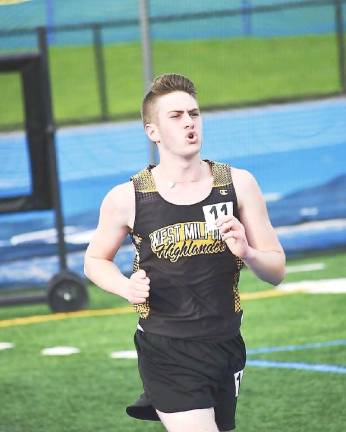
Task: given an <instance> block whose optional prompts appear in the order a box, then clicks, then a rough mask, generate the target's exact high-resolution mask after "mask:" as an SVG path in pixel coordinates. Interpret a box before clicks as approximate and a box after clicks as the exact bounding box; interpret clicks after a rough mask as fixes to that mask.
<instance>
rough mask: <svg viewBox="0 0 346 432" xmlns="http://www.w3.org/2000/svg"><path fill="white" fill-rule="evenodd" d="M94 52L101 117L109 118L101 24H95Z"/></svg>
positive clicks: (103, 118)
mask: <svg viewBox="0 0 346 432" xmlns="http://www.w3.org/2000/svg"><path fill="white" fill-rule="evenodd" d="M93 39H94V53H95V66H96V74H97V83H98V91H99V98H100V108H101V118H102V120H107V119H108V118H109V112H108V100H107V88H106V71H105V61H104V55H103V43H102V33H101V26H100V24H95V25H93Z"/></svg>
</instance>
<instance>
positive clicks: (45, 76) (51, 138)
mask: <svg viewBox="0 0 346 432" xmlns="http://www.w3.org/2000/svg"><path fill="white" fill-rule="evenodd" d="M37 31H38V40H39V47H40V55H41V73H42V76H41V79H42V90H43V100H44V104H45V113H46V125H47V129H46V135H47V142H48V154H49V169H50V173H51V177H50V178H51V192H52V197H53V209H54V215H55V227H56V230H57V237H58V253H59V262H60V269H61V270H66V269H67V265H66V248H65V239H64V219H63V214H62V209H61V198H60V187H59V178H58V162H57V157H56V151H55V125H54V120H53V109H52V97H51V86H50V76H49V62H48V44H47V29H46V28H45V27H39V28H38V29H37Z"/></svg>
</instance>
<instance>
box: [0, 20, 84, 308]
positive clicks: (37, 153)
mask: <svg viewBox="0 0 346 432" xmlns="http://www.w3.org/2000/svg"><path fill="white" fill-rule="evenodd" d="M38 34H39V48H40V49H39V52H35V53H25V54H18V55H10V56H1V57H0V73H8V72H17V73H19V74H20V75H21V79H22V91H23V101H24V113H25V131H26V138H27V144H28V154H29V157H30V172H31V186H32V188H31V193H30V194H27V195H16V196H10V197H5V198H1V199H0V213H13V212H25V211H42V210H53V211H54V215H55V226H56V230H57V237H58V254H59V267H60V272H59V273H58V274H56V275H54V276H53V277H52V278H51V280H50V281H49V282H48V290H47V293H46V294H45V295H42V294H40V295H26V296H10V297H6V298H3V299H0V306H5V305H14V304H28V303H42V302H48V304H49V306H50V308H51V310H52V311H53V312H67V311H74V310H79V309H82V308H85V307H86V306H87V304H88V293H87V289H86V286H85V283H84V281H83V279H82V278H81V277H80V276H79V275H78V274H76V273H73V272H71V271H69V270H68V269H67V264H66V248H65V240H64V223H63V215H62V209H61V200H60V189H59V181H58V171H57V161H56V151H55V127H54V120H53V113H52V107H51V92H50V80H49V69H48V68H49V66H48V58H47V39H46V36H47V35H46V30H45V29H44V28H41V29H40V30H39V33H38Z"/></svg>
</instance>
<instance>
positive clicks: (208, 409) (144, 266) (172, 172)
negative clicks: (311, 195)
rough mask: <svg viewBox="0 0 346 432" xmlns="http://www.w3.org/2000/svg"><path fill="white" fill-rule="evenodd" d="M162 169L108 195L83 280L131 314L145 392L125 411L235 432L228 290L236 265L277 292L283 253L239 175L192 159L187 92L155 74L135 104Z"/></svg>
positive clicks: (248, 183)
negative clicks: (126, 248) (128, 245)
mask: <svg viewBox="0 0 346 432" xmlns="http://www.w3.org/2000/svg"><path fill="white" fill-rule="evenodd" d="M142 119H143V123H144V129H145V132H146V134H147V136H148V137H149V139H150V140H151V141H153V142H155V143H156V144H157V147H158V152H159V156H160V163H159V164H158V165H157V166H149V167H147V168H145V169H143V170H142V171H140V172H139V173H138V174H136V175H134V176H133V177H132V179H131V181H130V182H128V183H124V184H121V185H118V186H116V187H114V188H113V189H112V190H111V191H110V192H109V193H108V194H107V195H106V197H105V198H104V200H103V202H102V205H101V209H100V219H99V224H98V226H97V229H96V231H95V233H94V235H93V238H92V240H91V242H90V245H89V247H88V249H87V251H86V256H85V274H86V276H87V277H88V278H89V279H91V280H92V281H93V282H94V283H95V284H96V285H98V286H99V287H101V288H102V289H104V290H106V291H109V292H111V293H114V294H117V295H120V296H122V297H124V298H126V299H127V300H128V301H129V302H130V303H132V304H133V305H134V308H135V310H136V311H137V312H138V314H139V322H138V326H137V330H136V332H135V336H134V342H135V346H136V349H137V353H138V367H139V373H140V376H141V379H142V381H143V387H144V393H143V394H142V395H141V397H140V398H139V400H138V401H137V402H136V403H134V404H133V405H130V406H128V407H127V413H128V414H129V415H131V416H133V417H136V418H142V419H151V420H159V419H160V420H161V421H162V423H163V425H164V426H165V428H166V429H167V431H169V432H202V431H204V432H217V431H230V430H233V429H234V427H235V422H234V416H235V408H236V400H237V396H238V392H239V386H240V381H241V378H242V375H243V369H244V366H245V359H246V352H245V346H244V342H243V339H242V337H241V334H240V324H241V319H242V309H241V306H240V300H239V291H238V281H239V275H240V270H241V268H242V267H243V266H244V265H246V266H247V267H248V268H249V269H251V270H252V272H254V274H255V275H257V276H258V277H259V278H260V279H262V280H264V281H266V282H269V283H271V284H273V285H278V284H279V283H280V282H281V281H282V280H283V278H284V273H285V254H284V251H283V249H282V247H281V245H280V243H279V241H278V238H277V236H276V233H275V231H274V229H273V227H272V225H271V223H270V220H269V217H268V213H267V209H266V205H265V201H264V198H263V195H262V193H261V191H260V188H259V186H258V184H257V182H256V180H255V179H254V177H253V176H252V175H251V174H250V173H249V172H248V171H246V170H243V169H238V168H235V167H233V166H232V167H231V166H229V165H226V164H222V163H217V162H213V161H209V160H201V157H200V150H201V143H202V120H201V116H200V110H199V107H198V103H197V100H196V91H195V88H194V85H193V83H192V82H191V81H190V80H189V79H187V78H186V77H184V76H182V75H177V74H164V75H161V76H159V77H157V78H156V79H155V80H154V82H153V84H152V86H151V89H150V90H149V92H148V93H147V94H146V96H145V98H144V100H143V105H142ZM127 234H130V235H131V237H132V240H133V243H134V246H135V248H136V257H135V263H134V272H133V274H132V276H131V277H130V278H127V277H125V276H124V275H123V274H121V272H120V271H119V269H118V268H117V267H116V265H115V264H114V263H113V259H114V256H115V254H116V253H117V251H118V250H119V248H120V246H121V244H122V243H123V241H124V239H125V237H126V236H127Z"/></svg>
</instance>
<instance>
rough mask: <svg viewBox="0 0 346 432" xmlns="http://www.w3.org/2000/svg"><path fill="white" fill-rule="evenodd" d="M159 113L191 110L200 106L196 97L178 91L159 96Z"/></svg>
mask: <svg viewBox="0 0 346 432" xmlns="http://www.w3.org/2000/svg"><path fill="white" fill-rule="evenodd" d="M157 108H158V111H159V113H160V112H161V113H163V114H165V113H168V112H169V111H173V110H178V111H185V110H187V111H190V110H192V109H195V108H198V103H197V101H196V99H195V98H194V97H193V96H191V95H189V94H188V93H185V92H182V91H176V92H172V93H168V94H166V95H163V96H161V97H159V99H158V101H157Z"/></svg>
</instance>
